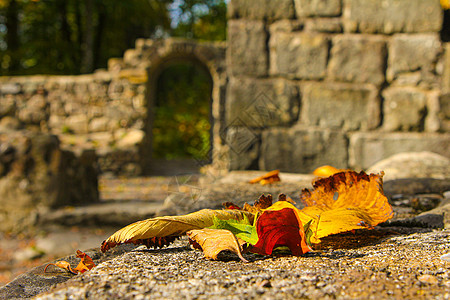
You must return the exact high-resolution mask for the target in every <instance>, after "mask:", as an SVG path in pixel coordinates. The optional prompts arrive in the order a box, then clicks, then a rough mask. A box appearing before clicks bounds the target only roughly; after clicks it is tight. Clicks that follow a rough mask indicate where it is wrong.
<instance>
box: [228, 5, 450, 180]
mask: <svg viewBox="0 0 450 300" xmlns="http://www.w3.org/2000/svg"><path fill="white" fill-rule="evenodd" d="M442 20H443V12H442V8H441V7H440V5H439V1H435V0H388V1H379V0H312V1H311V0H231V2H230V4H229V21H228V50H227V66H228V74H229V85H228V90H227V103H226V126H227V134H226V135H227V136H228V138H227V141H228V144H229V146H230V147H229V148H230V152H229V154H230V159H231V168H232V169H248V168H255V169H266V170H269V169H275V168H279V169H281V170H282V171H291V172H303V173H305V172H310V171H312V170H313V169H314V168H316V167H318V166H320V165H323V164H331V165H333V166H335V167H338V168H347V167H352V168H356V169H360V168H367V167H369V166H370V165H372V164H373V163H375V162H376V161H378V160H381V159H383V158H386V157H387V156H390V155H392V154H395V153H398V152H403V151H424V150H428V151H433V152H436V153H439V154H442V155H445V156H447V157H450V151H449V150H450V146H449V145H450V133H449V132H450V125H449V124H450V118H449V112H448V108H449V106H450V104H449V103H450V94H449V92H450V81H449V79H450V46H449V45H448V44H447V45H445V44H444V43H442V42H441V40H440V37H439V31H440V30H441V26H442ZM238 141H241V142H240V143H239V142H238ZM236 144H238V145H239V146H237V145H236Z"/></svg>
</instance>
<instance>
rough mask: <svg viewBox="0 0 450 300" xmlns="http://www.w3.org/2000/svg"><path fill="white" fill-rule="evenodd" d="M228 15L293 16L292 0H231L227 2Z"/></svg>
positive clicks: (246, 16) (231, 16)
mask: <svg viewBox="0 0 450 300" xmlns="http://www.w3.org/2000/svg"><path fill="white" fill-rule="evenodd" d="M228 17H229V18H230V19H234V18H245V19H256V20H263V19H266V20H269V21H273V20H278V19H292V18H294V2H293V1H292V0H231V1H230V2H229V4H228Z"/></svg>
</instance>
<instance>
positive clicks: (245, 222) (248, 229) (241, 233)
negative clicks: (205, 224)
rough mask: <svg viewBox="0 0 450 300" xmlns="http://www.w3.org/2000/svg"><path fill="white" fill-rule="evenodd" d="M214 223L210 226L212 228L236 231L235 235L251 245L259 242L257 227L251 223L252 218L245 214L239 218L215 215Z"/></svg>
mask: <svg viewBox="0 0 450 300" xmlns="http://www.w3.org/2000/svg"><path fill="white" fill-rule="evenodd" d="M213 222H214V225H213V226H211V227H209V228H211V229H226V230H229V231H231V232H232V233H234V235H235V236H236V237H238V238H240V239H242V240H244V241H246V242H247V243H249V244H251V245H255V244H256V243H257V242H258V233H257V232H256V227H255V226H253V225H251V222H250V220H249V219H248V218H247V216H246V215H244V218H243V219H242V220H240V221H238V220H231V219H229V220H221V219H219V218H216V217H214V220H213Z"/></svg>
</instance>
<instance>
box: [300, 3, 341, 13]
mask: <svg viewBox="0 0 450 300" xmlns="http://www.w3.org/2000/svg"><path fill="white" fill-rule="evenodd" d="M294 2H295V11H296V13H297V16H298V17H313V16H321V17H333V16H339V15H341V12H342V7H341V2H342V1H341V0H294Z"/></svg>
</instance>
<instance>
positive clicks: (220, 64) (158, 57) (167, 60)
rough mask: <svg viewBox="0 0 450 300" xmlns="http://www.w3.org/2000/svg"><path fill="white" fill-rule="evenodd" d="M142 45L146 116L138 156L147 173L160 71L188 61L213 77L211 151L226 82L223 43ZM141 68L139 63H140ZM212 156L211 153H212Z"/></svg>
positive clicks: (217, 137)
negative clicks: (145, 76) (145, 81)
mask: <svg viewBox="0 0 450 300" xmlns="http://www.w3.org/2000/svg"><path fill="white" fill-rule="evenodd" d="M146 42H148V45H146V46H144V47H141V49H142V53H141V54H140V58H141V61H142V62H143V63H144V64H145V67H146V70H147V76H148V77H147V78H148V80H147V86H146V87H147V93H146V103H147V118H146V120H145V127H144V128H145V137H144V140H143V142H142V144H141V149H140V157H141V166H142V170H143V173H144V174H145V173H149V171H150V169H151V168H150V166H151V163H152V125H153V114H154V103H155V99H156V92H157V81H158V78H159V76H160V74H161V72H162V71H163V70H164V69H165V68H166V67H167V66H168V65H170V64H172V63H177V62H189V63H192V64H194V65H196V66H198V67H200V68H203V69H204V70H205V71H206V72H207V73H208V74H210V76H211V79H212V93H211V99H212V103H211V110H212V111H211V115H212V125H213V128H212V131H211V134H212V142H211V148H212V149H213V151H214V152H215V151H218V149H219V148H220V146H221V144H222V142H221V138H220V132H222V128H221V127H222V126H223V124H224V102H225V91H226V84H227V76H226V66H225V52H226V46H225V43H200V42H196V41H191V40H185V39H172V38H171V39H165V40H157V41H146ZM141 67H142V66H141ZM212 156H214V155H212Z"/></svg>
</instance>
